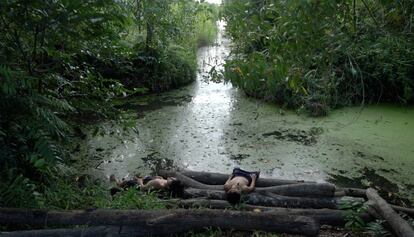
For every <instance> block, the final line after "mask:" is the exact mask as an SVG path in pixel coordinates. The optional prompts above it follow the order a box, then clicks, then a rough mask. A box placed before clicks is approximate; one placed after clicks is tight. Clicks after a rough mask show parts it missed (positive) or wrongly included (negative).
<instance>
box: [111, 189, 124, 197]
mask: <svg viewBox="0 0 414 237" xmlns="http://www.w3.org/2000/svg"><path fill="white" fill-rule="evenodd" d="M109 192H110V193H111V196H114V195H115V194H117V193H118V192H122V189H120V188H118V187H114V188H111V189H110V190H109Z"/></svg>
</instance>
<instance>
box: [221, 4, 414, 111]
mask: <svg viewBox="0 0 414 237" xmlns="http://www.w3.org/2000/svg"><path fill="white" fill-rule="evenodd" d="M224 16H225V19H226V21H227V31H228V33H229V35H230V36H231V39H232V40H233V43H234V46H233V48H232V57H231V59H230V60H228V61H227V62H226V65H225V73H224V77H225V78H226V80H229V81H231V82H232V83H233V85H236V86H238V87H240V88H242V89H243V90H244V91H245V92H246V94H248V95H251V96H254V97H258V98H263V99H265V100H267V101H274V102H277V103H280V104H282V105H285V106H287V107H290V108H299V109H302V110H306V111H308V112H309V113H310V114H311V115H314V116H319V115H325V114H326V113H327V111H328V110H329V109H330V108H335V107H338V106H345V105H352V104H360V103H363V104H364V103H377V102H392V103H412V102H413V101H414V100H413V99H414V92H413V88H414V80H413V78H414V66H413V65H414V50H413V49H414V41H413V39H414V37H413V24H414V22H413V16H414V4H413V2H412V1H378V0H347V1H317V0H315V1H313V0H312V1H255V0H248V1H235V0H227V1H225V11H224Z"/></svg>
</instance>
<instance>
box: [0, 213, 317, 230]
mask: <svg viewBox="0 0 414 237" xmlns="http://www.w3.org/2000/svg"><path fill="white" fill-rule="evenodd" d="M46 223H47V224H48V225H99V226H100V225H112V226H114V225H117V226H129V227H130V230H129V232H128V233H130V234H131V235H132V234H133V235H134V236H149V235H170V234H176V233H183V232H188V231H190V230H192V231H201V230H204V229H205V228H208V227H216V228H221V229H234V230H262V231H267V232H276V233H289V234H301V235H306V236H315V235H317V234H318V233H319V224H318V223H317V222H316V221H315V220H314V219H312V218H310V217H305V216H297V215H279V214H274V213H255V212H241V211H229V210H209V209H203V210H201V209H200V210H196V209H193V210H185V209H184V210H183V209H177V210H157V211H143V210H103V209H97V210H90V211H81V210H75V211H48V210H30V209H15V208H0V224H9V225H10V224H26V225H30V226H44V225H45V224H46ZM134 230H135V231H134Z"/></svg>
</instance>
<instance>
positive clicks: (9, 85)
mask: <svg viewBox="0 0 414 237" xmlns="http://www.w3.org/2000/svg"><path fill="white" fill-rule="evenodd" d="M217 18H218V10H217V7H216V6H214V5H210V4H208V3H199V2H196V1H193V0H168V1H167V0H121V1H118V0H98V1H96V0H33V1H32V0H31V1H26V0H2V1H1V2H0V29H1V32H2V33H1V34H0V111H1V113H0V206H14V207H20V206H22V207H54V208H77V207H78V208H81V207H85V206H79V205H80V203H83V204H82V205H88V203H89V204H91V203H90V201H92V200H91V197H92V199H93V198H95V197H98V196H99V197H107V196H108V195H101V194H102V193H100V191H97V187H96V185H95V184H90V185H91V186H90V187H88V188H85V187H84V184H82V185H80V186H79V184H80V183H79V182H75V180H74V179H75V177H71V178H73V180H72V179H71V178H68V179H66V181H62V182H60V181H59V182H58V181H57V180H58V179H57V177H58V176H59V177H62V175H66V174H65V172H63V171H64V170H65V169H64V168H65V167H66V166H68V165H69V161H68V157H69V153H70V151H69V150H68V148H67V147H66V146H65V144H66V143H67V142H68V141H70V140H71V139H72V138H73V137H74V136H76V135H79V132H78V129H77V128H78V126H79V125H82V124H84V123H94V122H96V121H97V120H100V119H108V118H110V119H119V117H120V115H119V114H120V113H119V111H118V110H117V109H116V108H114V106H113V104H112V103H111V101H112V100H113V99H115V98H122V97H126V96H134V95H137V94H138V95H139V94H142V93H158V92H162V91H166V90H169V89H171V88H175V87H178V86H180V85H184V84H186V83H189V82H192V81H194V79H195V72H196V50H197V47H199V46H201V45H206V44H210V43H212V41H213V40H214V38H215V34H216V31H217V28H216V23H215V22H216V20H217ZM68 175H69V174H68ZM77 179H78V178H77ZM63 180H64V179H63ZM70 181H72V183H77V185H75V186H74V185H72V183H71V182H70ZM81 183H85V182H81ZM88 200H89V201H88ZM95 201H96V200H95V199H94V200H93V202H95ZM98 206H102V205H98ZM104 206H105V205H104Z"/></svg>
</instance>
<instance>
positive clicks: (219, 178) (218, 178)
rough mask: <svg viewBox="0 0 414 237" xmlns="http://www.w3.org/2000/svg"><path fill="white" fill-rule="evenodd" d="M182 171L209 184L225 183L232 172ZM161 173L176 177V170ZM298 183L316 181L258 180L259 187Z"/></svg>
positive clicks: (160, 173) (161, 173)
mask: <svg viewBox="0 0 414 237" xmlns="http://www.w3.org/2000/svg"><path fill="white" fill-rule="evenodd" d="M180 173H182V174H183V175H185V176H187V177H190V178H192V179H194V180H196V181H198V182H201V183H204V184H208V185H224V183H226V181H227V179H228V178H229V175H230V174H220V173H210V172H200V171H190V170H181V171H180ZM158 174H159V175H161V176H163V177H175V172H174V171H168V170H161V171H160V172H159V173H158ZM297 183H314V182H308V181H307V182H305V181H303V180H283V179H273V178H262V177H260V178H259V179H258V180H257V183H256V186H257V187H269V186H278V185H286V184H297Z"/></svg>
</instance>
